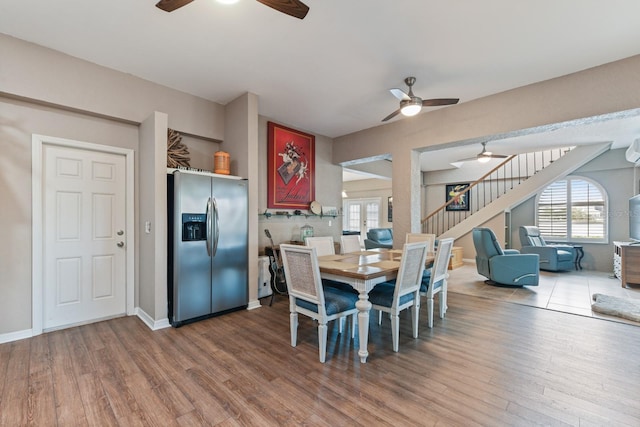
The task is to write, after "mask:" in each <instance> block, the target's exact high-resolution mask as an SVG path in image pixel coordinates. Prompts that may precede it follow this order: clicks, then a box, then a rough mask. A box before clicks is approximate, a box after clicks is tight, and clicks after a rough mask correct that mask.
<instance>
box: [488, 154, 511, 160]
mask: <svg viewBox="0 0 640 427" xmlns="http://www.w3.org/2000/svg"><path fill="white" fill-rule="evenodd" d="M489 157H491V158H493V159H506V158H507V157H509V156H507V155H505V154H491V155H489Z"/></svg>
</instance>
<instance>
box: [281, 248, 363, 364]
mask: <svg viewBox="0 0 640 427" xmlns="http://www.w3.org/2000/svg"><path fill="white" fill-rule="evenodd" d="M280 253H281V254H282V263H283V264H284V275H285V278H286V280H287V289H288V290H289V312H290V315H289V317H290V328H291V346H292V347H295V346H296V343H297V339H298V314H304V315H305V316H309V317H311V318H312V319H314V320H317V321H318V346H319V354H320V362H321V363H324V361H325V358H326V353H327V322H329V321H331V320H334V319H341V318H343V317H346V316H353V318H355V316H356V314H357V313H358V309H357V308H356V302H357V301H358V294H356V293H353V292H347V291H343V290H341V289H338V288H333V287H329V286H326V287H325V286H323V285H322V280H321V278H320V267H319V266H318V256H317V255H316V248H314V247H309V246H298V245H286V244H282V245H280ZM354 324H355V322H352V325H354ZM354 331H355V328H353V329H352V336H353V334H354Z"/></svg>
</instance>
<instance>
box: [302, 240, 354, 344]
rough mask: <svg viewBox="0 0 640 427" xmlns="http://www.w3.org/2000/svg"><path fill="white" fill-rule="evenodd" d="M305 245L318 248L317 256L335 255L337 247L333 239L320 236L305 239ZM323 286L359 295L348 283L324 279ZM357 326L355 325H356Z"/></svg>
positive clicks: (341, 325) (342, 321)
mask: <svg viewBox="0 0 640 427" xmlns="http://www.w3.org/2000/svg"><path fill="white" fill-rule="evenodd" d="M304 244H305V245H306V246H309V247H312V248H316V253H317V256H324V255H335V254H336V247H335V245H334V244H333V237H331V236H318V237H305V238H304ZM322 284H323V286H324V287H331V288H337V289H340V290H341V291H345V292H352V293H355V294H357V293H358V292H357V291H356V290H355V289H353V288H352V287H351V285H349V284H347V283H342V282H338V281H335V280H329V279H323V280H322ZM355 321H356V318H355V317H354V318H353V322H355ZM339 325H340V332H342V330H343V329H344V318H342V319H340V322H339ZM354 326H355V323H354Z"/></svg>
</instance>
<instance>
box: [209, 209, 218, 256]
mask: <svg viewBox="0 0 640 427" xmlns="http://www.w3.org/2000/svg"><path fill="white" fill-rule="evenodd" d="M218 214H219V211H218V202H217V201H216V198H215V197H214V198H213V215H214V218H215V221H216V227H215V230H216V236H215V238H214V239H213V248H212V249H211V256H212V257H214V256H216V252H218V239H219V238H220V221H219V220H218Z"/></svg>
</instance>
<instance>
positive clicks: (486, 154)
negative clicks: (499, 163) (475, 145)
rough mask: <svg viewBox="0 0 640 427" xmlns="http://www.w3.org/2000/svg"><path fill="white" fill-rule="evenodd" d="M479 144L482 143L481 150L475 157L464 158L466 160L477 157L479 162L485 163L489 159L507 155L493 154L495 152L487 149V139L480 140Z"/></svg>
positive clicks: (504, 157) (503, 157)
mask: <svg viewBox="0 0 640 427" xmlns="http://www.w3.org/2000/svg"><path fill="white" fill-rule="evenodd" d="M481 144H482V151H480V153H478V155H477V156H476V157H474V158H471V159H466V160H475V159H477V160H478V161H479V162H480V163H486V162H488V161H489V160H491V159H506V158H507V157H509V156H507V155H506V154H495V153H492V152H491V151H487V141H484V142H481Z"/></svg>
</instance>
